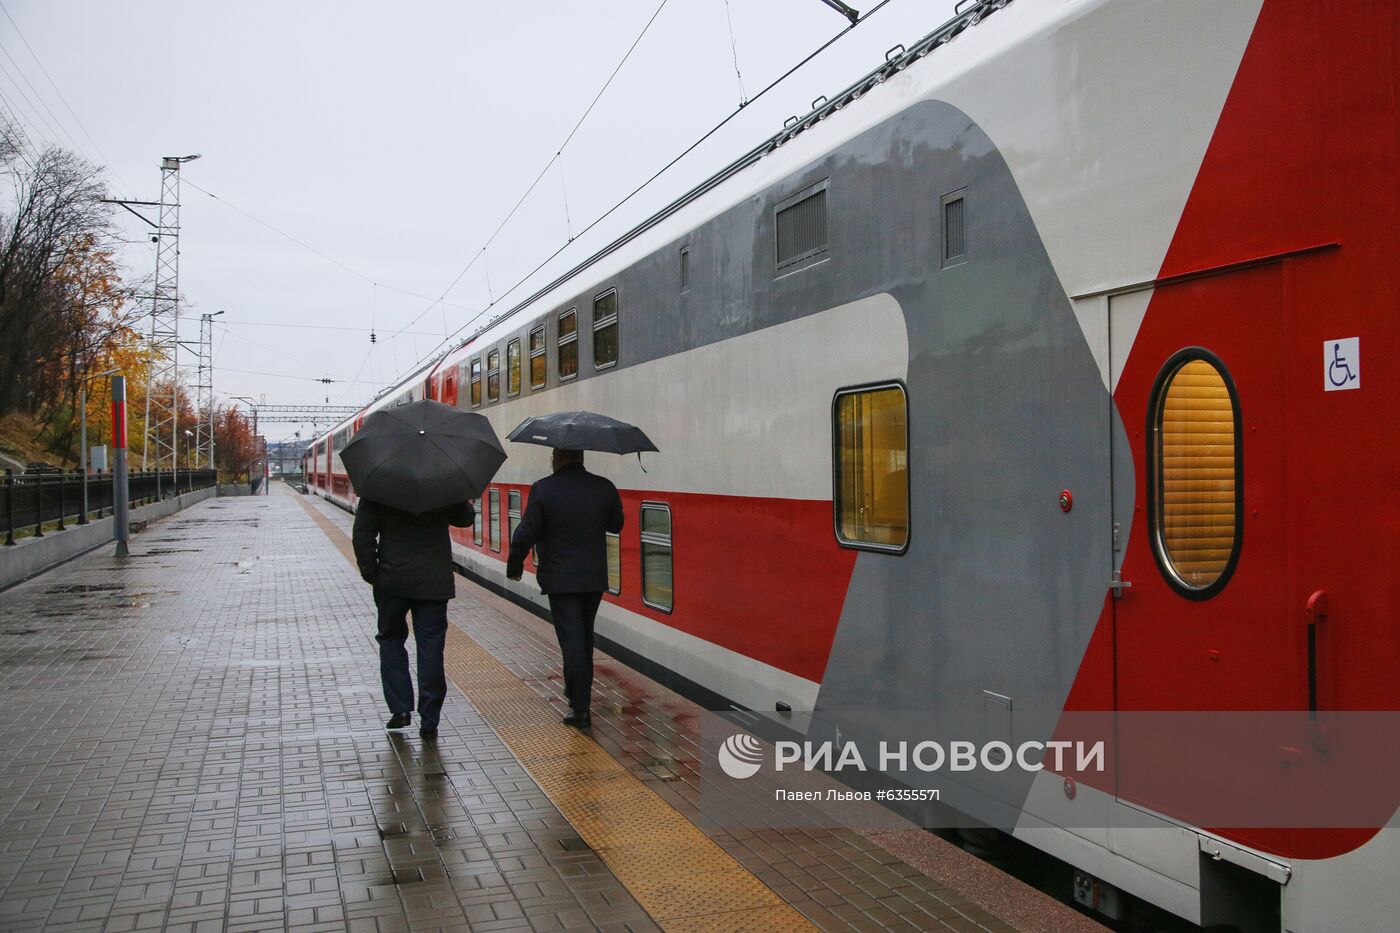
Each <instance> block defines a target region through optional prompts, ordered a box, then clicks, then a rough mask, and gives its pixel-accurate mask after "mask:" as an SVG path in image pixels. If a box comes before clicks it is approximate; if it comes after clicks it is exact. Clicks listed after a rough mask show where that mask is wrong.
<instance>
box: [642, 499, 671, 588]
mask: <svg viewBox="0 0 1400 933" xmlns="http://www.w3.org/2000/svg"><path fill="white" fill-rule="evenodd" d="M641 539H642V602H644V603H646V604H647V605H648V606H650V607H652V608H653V609H660V610H661V611H662V612H670V611H671V609H672V607H673V606H674V605H675V589H674V574H673V565H672V560H671V507H670V506H668V505H664V504H662V503H660V502H643V503H642V530H641Z"/></svg>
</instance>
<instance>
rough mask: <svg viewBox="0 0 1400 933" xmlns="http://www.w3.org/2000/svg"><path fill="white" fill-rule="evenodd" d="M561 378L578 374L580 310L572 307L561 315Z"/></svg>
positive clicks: (559, 351) (569, 377) (559, 361)
mask: <svg viewBox="0 0 1400 933" xmlns="http://www.w3.org/2000/svg"><path fill="white" fill-rule="evenodd" d="M558 354H559V358H558V361H557V362H558V364H559V366H558V368H559V378H560V379H561V380H563V379H572V378H574V377H575V376H577V375H578V311H577V310H575V309H574V308H570V309H569V310H567V311H565V312H564V313H563V314H561V315H559V349H558Z"/></svg>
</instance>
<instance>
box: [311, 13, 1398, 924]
mask: <svg viewBox="0 0 1400 933" xmlns="http://www.w3.org/2000/svg"><path fill="white" fill-rule="evenodd" d="M992 14H995V15H992ZM1397 44H1400V8H1397V6H1396V4H1394V3H1391V2H1381V0H1359V2H1356V3H1352V4H1347V5H1345V6H1344V7H1340V6H1335V5H1334V6H1332V7H1319V6H1317V5H1315V4H1304V3H1299V2H1295V0H1231V2H1228V3H1222V2H1214V3H1209V2H1193V0H1056V2H1045V0H1018V2H1014V3H1006V2H982V3H978V4H976V5H974V6H972V7H971V8H969V9H967V10H965V11H964V12H963V13H962V14H961V15H960V16H959V17H958V19H956V20H955V21H954V22H953V23H952V24H950V25H948V26H946V27H944V28H942V29H940V30H939V31H937V32H936V33H934V34H933V35H932V36H930V37H929V38H927V39H926V40H924V41H923V42H920V43H918V44H917V45H915V46H913V47H912V48H911V49H909V50H908V51H907V52H904V53H901V54H898V55H895V56H894V57H892V58H891V60H890V61H889V62H888V63H887V64H886V65H885V66H884V67H883V68H881V69H880V70H879V71H877V72H875V73H873V74H872V75H871V76H869V77H868V78H866V79H864V80H862V81H861V82H858V83H857V84H856V85H854V86H853V87H852V88H850V89H848V90H847V91H846V92H844V93H842V94H840V95H836V96H834V97H832V98H831V100H830V101H828V102H825V103H823V104H822V105H821V106H820V107H819V108H818V109H817V110H815V111H813V112H812V113H811V114H809V115H807V116H806V117H804V118H803V119H801V120H799V121H796V122H795V123H793V124H791V125H789V126H788V127H787V128H785V130H784V131H783V132H782V133H780V134H779V135H777V136H775V137H774V138H773V139H771V140H769V141H768V142H767V143H766V144H765V145H764V146H762V147H759V148H758V149H756V150H755V151H754V152H753V153H750V154H749V155H748V156H746V157H745V158H744V159H742V160H740V161H739V162H737V163H735V164H734V165H732V166H729V167H728V168H726V169H725V170H724V171H722V172H720V173H718V174H717V175H716V176H715V177H714V178H713V179H711V181H710V182H708V183H707V184H705V185H702V186H700V187H699V188H697V189H696V190H695V191H694V192H692V193H691V194H689V195H687V196H686V197H684V198H682V199H681V200H680V201H678V202H677V203H676V204H674V205H672V206H671V207H670V208H668V209H667V210H665V211H663V212H661V213H660V214H658V215H657V216H656V217H654V218H652V219H651V220H649V221H648V222H647V223H645V224H643V225H641V226H639V227H638V228H637V229H636V230H634V231H633V232H632V233H630V234H629V235H628V236H626V237H623V238H622V239H620V240H619V241H618V242H616V243H614V244H612V245H611V246H609V247H608V248H607V249H605V250H603V251H601V252H600V253H599V254H598V255H596V256H594V257H592V258H591V259H590V260H589V261H587V262H586V263H583V264H582V265H580V266H579V267H578V268H576V269H575V270H573V271H572V272H571V273H570V274H568V275H567V276H564V277H563V278H561V279H560V280H559V281H557V282H555V283H553V284H552V285H551V286H550V287H548V288H547V289H545V290H543V291H542V292H541V293H539V294H537V295H536V296H534V297H533V298H532V299H530V300H529V301H527V302H525V303H524V304H522V305H521V306H520V307H518V308H516V309H515V310H514V311H513V312H512V313H510V314H508V315H505V316H504V317H503V318H502V319H500V320H499V321H497V322H495V323H494V324H492V325H491V326H490V327H488V328H486V329H485V330H484V331H482V332H480V333H477V334H476V335H474V336H473V337H472V338H471V339H470V340H469V341H468V342H466V343H465V344H463V345H462V346H460V347H458V348H456V349H454V350H453V351H452V352H450V353H448V354H447V355H445V356H444V357H442V358H440V359H438V360H436V361H435V362H434V363H433V364H431V366H429V367H427V368H426V369H424V370H421V371H419V372H417V373H414V374H413V375H412V376H410V377H409V378H408V379H407V380H405V382H403V383H401V384H400V385H399V386H398V387H397V388H396V389H395V390H394V391H393V393H391V395H390V396H389V397H385V398H382V399H380V400H379V401H377V402H376V403H375V404H374V405H373V406H371V410H372V409H374V408H378V407H383V406H386V405H392V404H396V403H398V402H400V401H403V400H406V399H408V398H412V397H422V396H423V395H425V394H426V395H428V396H431V397H435V398H439V399H441V400H443V401H445V402H447V403H448V404H454V405H456V406H458V407H460V408H463V409H470V410H479V411H481V412H482V413H484V414H485V415H486V416H487V417H489V418H490V419H491V420H492V422H493V423H494V425H495V427H496V430H497V431H498V433H500V434H501V435H502V436H504V435H505V434H506V433H507V432H508V431H509V430H510V429H511V428H512V427H514V426H515V425H516V424H518V423H519V422H520V421H521V420H522V419H523V418H525V417H526V416H529V415H533V414H541V413H544V412H548V411H555V410H563V409H578V408H584V409H589V410H594V411H600V412H606V413H608V414H610V415H613V416H616V417H619V418H622V419H624V420H626V421H630V422H633V423H636V424H638V425H641V426H643V427H644V428H645V429H646V431H647V432H648V433H649V434H650V435H651V437H652V438H653V439H654V440H655V441H656V442H657V444H658V446H659V447H660V449H661V453H660V454H659V455H648V456H647V458H646V461H645V466H646V472H643V470H642V469H641V468H640V466H641V465H640V464H639V462H638V459H637V458H635V457H633V458H616V457H610V456H606V455H596V454H594V455H590V456H589V460H588V463H589V468H590V469H592V470H595V471H597V472H601V473H603V474H604V475H606V476H608V477H609V478H611V479H612V480H613V481H614V482H616V483H617V485H618V487H619V488H620V489H621V490H622V495H623V499H624V504H625V507H626V512H627V527H626V528H625V529H624V531H623V533H622V534H621V535H620V536H617V537H614V538H611V539H610V540H609V542H608V546H609V558H610V564H611V568H612V575H611V577H612V578H611V586H610V593H609V594H608V595H607V597H606V599H605V603H604V605H603V608H602V611H601V613H600V616H599V623H598V625H599V635H600V637H601V638H602V640H603V641H604V644H605V647H607V648H609V649H610V650H612V651H614V652H615V653H616V654H617V655H618V656H619V657H621V658H623V659H624V660H627V661H629V662H631V663H635V664H637V665H638V666H639V667H641V668H643V669H644V670H646V671H647V672H648V673H651V674H654V675H656V676H659V677H661V678H662V679H664V680H666V681H668V682H669V683H672V684H674V685H677V686H678V687H679V688H681V689H683V690H688V691H690V692H691V693H692V694H693V695H696V696H699V697H702V698H707V699H710V700H713V701H720V702H722V703H723V704H734V705H738V706H741V707H747V708H750V709H754V710H772V709H773V708H774V707H775V705H777V704H786V705H787V706H790V707H792V708H793V709H798V710H802V709H806V710H812V709H821V708H841V707H845V708H866V709H894V710H898V709H932V708H946V709H976V708H980V706H981V704H983V703H984V702H986V700H987V698H988V697H989V696H995V697H998V698H1001V699H1002V700H1005V702H1006V704H1007V705H1008V706H1010V705H1011V704H1013V703H1014V704H1015V706H1016V708H1022V707H1024V708H1032V709H1048V710H1066V711H1073V710H1113V711H1249V710H1264V711H1285V712H1287V711H1306V710H1317V709H1323V710H1334V711H1335V710H1356V711H1388V710H1394V709H1397V705H1398V704H1397V701H1400V686H1397V679H1396V677H1395V676H1394V673H1393V671H1394V670H1395V666H1396V663H1397V660H1400V626H1397V625H1396V624H1395V621H1394V618H1395V607H1396V602H1397V595H1398V594H1400V572H1397V568H1396V562H1395V561H1394V560H1393V559H1392V558H1393V556H1394V555H1395V553H1396V548H1397V546H1400V496H1398V495H1397V489H1400V460H1398V459H1397V457H1396V449H1395V441H1394V439H1393V438H1394V428H1393V425H1394V412H1395V411H1396V410H1397V409H1400V367H1397V366H1396V365H1395V360H1396V357H1397V350H1400V263H1397V261H1396V258H1395V257H1396V256H1397V255H1400V181H1397V179H1400V117H1398V116H1397V99H1400V94H1397V88H1398V87H1400V80H1398V79H1400V49H1397ZM363 414H364V413H361V415H359V416H357V418H356V419H354V420H352V421H350V422H346V423H345V424H342V425H340V426H337V428H336V429H335V430H334V431H332V432H330V434H329V435H327V436H325V437H321V438H318V439H317V440H316V442H315V443H314V444H313V445H312V446H311V447H310V448H308V452H307V466H306V473H307V476H308V481H309V482H310V483H311V484H312V485H313V487H314V488H315V489H316V490H317V491H319V492H320V493H321V494H323V495H325V496H328V497H330V498H331V499H333V500H334V501H337V502H339V503H341V504H343V505H345V506H347V507H353V505H354V501H355V497H354V492H353V490H352V489H350V487H349V484H348V481H347V479H346V477H345V476H344V470H343V467H342V466H341V464H340V460H339V451H340V450H341V449H342V448H343V446H344V443H345V441H347V440H348V439H349V437H350V436H351V435H352V433H353V430H354V428H355V427H356V426H357V425H358V423H359V421H360V420H362V418H363ZM510 454H511V456H510V459H509V460H508V461H507V462H506V464H505V466H504V467H503V468H502V470H501V473H500V474H499V476H498V477H497V482H496V483H495V484H494V485H493V486H492V487H491V488H490V489H489V491H488V492H487V493H486V495H485V496H483V499H482V501H481V502H480V503H479V512H478V514H479V518H478V523H477V525H476V527H475V528H474V529H462V530H461V533H460V534H457V535H456V537H455V542H456V543H455V553H456V559H457V560H458V561H459V563H460V565H461V566H462V568H463V569H464V570H465V572H467V573H468V574H470V575H471V576H474V577H476V578H478V579H480V580H482V581H485V582H487V583H489V584H491V585H493V586H495V587H498V588H500V589H502V590H504V591H505V592H508V593H510V594H512V595H513V596H514V597H515V598H517V599H520V600H522V601H533V602H534V603H535V604H537V605H539V604H541V600H540V597H539V596H538V593H537V590H536V589H535V587H534V585H533V580H532V579H531V576H530V574H529V573H528V572H527V576H526V579H525V580H523V581H522V582H520V583H512V582H510V581H507V580H506V579H505V574H504V569H505V563H504V559H505V555H506V551H507V550H508V543H509V538H510V534H511V532H512V531H513V529H514V527H515V524H516V523H517V521H518V520H519V517H520V515H521V513H522V512H523V509H524V507H525V504H526V498H527V496H528V493H529V489H530V484H531V483H532V482H533V481H534V480H535V479H538V478H539V477H540V476H542V475H543V474H544V473H545V472H546V471H547V469H548V459H547V452H546V451H544V450H543V449H541V448H537V447H530V446H525V445H518V446H513V447H512V449H511V450H510ZM531 569H533V568H532V567H530V566H529V565H527V571H528V570H531ZM1324 607H1327V608H1326V610H1325V612H1324ZM1324 617H1325V622H1324V621H1323V619H1324ZM1288 753H1293V754H1298V753H1296V751H1295V750H1291V749H1290V750H1281V752H1280V763H1278V765H1277V767H1278V769H1281V771H1280V773H1284V772H1285V771H1286V769H1288V768H1289V767H1293V766H1296V764H1297V762H1296V761H1295V762H1292V763H1290V762H1289V761H1286V760H1284V759H1286V758H1287V756H1288ZM1235 764H1236V763H1235V762H1232V761H1231V760H1229V758H1228V756H1226V757H1223V758H1220V759H1216V760H1210V761H1204V762H1202V761H1195V762H1192V764H1191V767H1192V768H1194V769H1196V771H1202V770H1224V771H1227V772H1228V771H1229V770H1230V769H1231V768H1232V767H1234V766H1235ZM1188 771H1189V769H1188ZM1188 771H1183V775H1182V780H1188V781H1189V780H1190V774H1189V773H1188ZM1044 778H1045V779H1046V780H1047V781H1048V782H1049V783H1047V784H1045V785H1044V786H1043V787H1042V786H1039V785H1038V786H1037V789H1036V792H1035V797H1036V799H1037V800H1040V801H1049V800H1050V799H1051V798H1052V797H1053V798H1054V801H1053V802H1052V803H1046V804H1045V805H1044V807H1043V808H1042V809H1038V810H1035V809H1034V808H1032V807H1030V806H1029V805H1028V806H1027V810H1026V812H1025V813H1024V815H1023V818H1022V820H1021V821H1020V822H1019V823H1018V824H1017V827H1016V830H1015V831H1016V834H1017V835H1019V836H1021V837H1022V838H1024V839H1026V840H1028V841H1030V842H1032V843H1033V844H1034V845H1036V846H1038V847H1040V848H1042V849H1044V850H1046V851H1048V852H1050V853H1052V854H1054V855H1055V856H1057V857H1059V858H1061V859H1064V860H1065V861H1067V862H1069V863H1070V864H1072V865H1074V866H1076V867H1077V868H1079V869H1081V870H1082V871H1083V872H1085V873H1086V874H1089V875H1092V876H1094V877H1095V878H1097V879H1099V880H1100V882H1101V883H1103V884H1104V885H1111V886H1114V887H1116V888H1118V889H1121V890H1123V891H1126V892H1129V893H1130V894H1132V895H1133V896H1135V897H1137V898H1141V899H1143V900H1145V901H1147V902H1150V903H1153V904H1156V905H1158V906H1159V907H1161V908H1163V909H1166V910H1168V911H1171V912H1173V913H1175V914H1177V915H1179V916H1180V917H1183V918H1185V919H1187V920H1190V921H1193V922H1198V923H1206V924H1224V923H1230V924H1233V925H1235V926H1237V927H1238V928H1240V929H1253V928H1273V929H1287V930H1291V931H1304V930H1310V931H1311V930H1378V929H1390V928H1393V925H1394V923H1395V921H1394V918H1395V917H1397V916H1400V885H1397V884H1395V883H1394V879H1395V878H1396V877H1397V875H1398V874H1400V835H1397V833H1396V832H1395V831H1394V830H1393V829H1389V828H1382V827H1383V826H1384V824H1385V822H1386V820H1381V821H1378V822H1376V823H1375V824H1374V825H1368V826H1354V827H1350V828H1330V829H1329V828H1322V829H1317V828H1307V827H1296V828H1274V829H1269V828H1262V829H1253V830H1251V829H1220V828H1218V827H1217V828H1207V827H1203V826H1197V825H1190V823H1188V822H1183V821H1181V820H1178V819H1174V818H1172V816H1171V815H1169V814H1165V813H1154V812H1153V810H1152V808H1151V806H1150V805H1147V804H1145V803H1144V801H1143V800H1141V799H1136V798H1135V796H1134V794H1133V793H1132V791H1131V788H1129V787H1127V786H1126V785H1124V784H1117V785H1115V784H1114V783H1113V782H1111V781H1110V782H1107V783H1105V784H1104V786H1097V787H1091V786H1081V787H1079V788H1078V789H1077V793H1076V794H1074V795H1070V794H1069V793H1068V791H1066V793H1065V794H1063V795H1061V794H1060V790H1059V783H1058V781H1057V780H1056V778H1055V776H1054V775H1053V774H1049V773H1046V774H1045V775H1044ZM1124 779H1125V778H1124V775H1122V774H1121V773H1120V774H1119V775H1118V776H1117V778H1116V780H1119V781H1122V780H1124ZM1396 795H1397V799H1396V800H1395V801H1394V803H1400V788H1397V790H1396ZM1066 798H1070V799H1066ZM1037 806H1039V805H1037ZM1072 808H1081V809H1080V810H1078V811H1074V810H1073V809H1072ZM1082 808H1091V809H1092V808H1097V809H1098V811H1100V812H1101V813H1103V814H1105V816H1104V817H1103V819H1102V821H1100V822H1097V823H1095V824H1094V825H1096V826H1097V827H1099V828H1097V829H1093V830H1089V829H1082V828H1079V827H1081V826H1083V825H1088V824H1087V823H1084V822H1079V821H1077V820H1076V818H1075V816H1074V815H1073V813H1074V812H1083V810H1082ZM1391 809H1392V812H1393V810H1394V807H1393V806H1392V808H1391ZM1128 811H1132V813H1133V816H1134V822H1133V824H1132V825H1133V827H1134V828H1132V829H1123V830H1122V831H1115V830H1114V829H1113V826H1114V825H1115V824H1114V816H1113V815H1114V814H1115V813H1127V812H1128ZM1388 816H1389V814H1388ZM1144 821H1145V823H1144Z"/></svg>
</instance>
